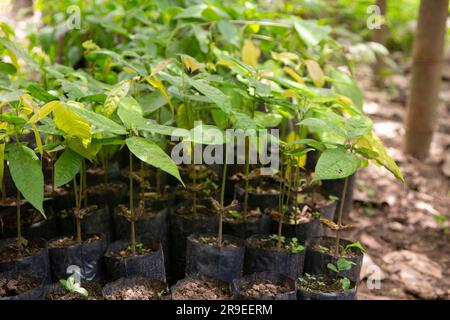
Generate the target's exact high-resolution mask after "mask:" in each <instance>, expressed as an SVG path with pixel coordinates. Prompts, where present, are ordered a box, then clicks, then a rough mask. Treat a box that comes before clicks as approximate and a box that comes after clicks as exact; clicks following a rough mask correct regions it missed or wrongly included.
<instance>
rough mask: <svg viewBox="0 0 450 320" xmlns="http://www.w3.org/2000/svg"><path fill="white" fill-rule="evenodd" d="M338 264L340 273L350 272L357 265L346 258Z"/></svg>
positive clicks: (339, 260) (341, 259)
mask: <svg viewBox="0 0 450 320" xmlns="http://www.w3.org/2000/svg"><path fill="white" fill-rule="evenodd" d="M336 264H337V267H338V270H339V271H348V270H350V269H351V268H352V266H353V265H355V263H354V262H352V261H350V260H347V259H344V258H339V259H338V261H337V263H336Z"/></svg>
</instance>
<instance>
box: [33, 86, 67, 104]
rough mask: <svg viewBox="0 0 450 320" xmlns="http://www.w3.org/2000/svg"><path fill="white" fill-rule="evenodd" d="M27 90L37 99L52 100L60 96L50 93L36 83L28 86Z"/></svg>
mask: <svg viewBox="0 0 450 320" xmlns="http://www.w3.org/2000/svg"><path fill="white" fill-rule="evenodd" d="M27 91H28V92H29V93H30V94H31V95H32V96H33V97H34V98H36V99H38V100H41V101H43V102H50V101H53V100H58V99H59V98H58V97H56V96H54V95H52V94H50V93H48V92H47V91H46V90H44V89H43V88H41V87H40V86H38V85H36V84H30V85H28V87H27Z"/></svg>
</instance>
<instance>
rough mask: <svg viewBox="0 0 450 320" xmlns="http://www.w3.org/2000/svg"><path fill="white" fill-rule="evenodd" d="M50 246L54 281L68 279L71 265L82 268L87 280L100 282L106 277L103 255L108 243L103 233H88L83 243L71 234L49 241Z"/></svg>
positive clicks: (82, 274) (82, 273) (83, 275)
mask: <svg viewBox="0 0 450 320" xmlns="http://www.w3.org/2000/svg"><path fill="white" fill-rule="evenodd" d="M48 246H49V254H50V265H51V271H52V278H53V281H54V282H56V281H59V280H60V279H66V278H67V267H69V266H71V265H74V266H78V267H79V268H80V269H81V270H80V271H81V276H82V279H83V280H85V281H96V282H100V281H102V280H103V279H104V276H105V274H104V264H103V255H104V253H105V251H106V247H107V243H106V239H105V237H104V236H102V235H101V234H91V235H86V236H85V237H83V242H82V243H81V244H78V243H77V241H76V239H74V238H73V237H70V236H64V237H59V238H56V239H53V240H51V241H49V244H48Z"/></svg>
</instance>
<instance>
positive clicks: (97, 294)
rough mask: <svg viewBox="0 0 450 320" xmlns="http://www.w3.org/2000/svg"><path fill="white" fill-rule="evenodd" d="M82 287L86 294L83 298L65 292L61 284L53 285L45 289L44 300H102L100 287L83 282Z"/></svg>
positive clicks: (79, 295)
mask: <svg viewBox="0 0 450 320" xmlns="http://www.w3.org/2000/svg"><path fill="white" fill-rule="evenodd" d="M82 287H83V288H84V289H86V291H87V292H88V296H87V297H85V296H83V295H81V294H79V293H77V292H70V291H67V290H66V289H65V288H64V287H63V286H62V285H61V284H59V283H54V284H51V285H48V286H46V287H45V296H44V299H45V300H103V295H102V287H101V286H100V285H99V284H98V283H95V282H83V283H82Z"/></svg>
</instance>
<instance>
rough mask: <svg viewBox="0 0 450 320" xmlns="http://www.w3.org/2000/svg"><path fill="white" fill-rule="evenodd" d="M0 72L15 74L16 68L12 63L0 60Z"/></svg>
mask: <svg viewBox="0 0 450 320" xmlns="http://www.w3.org/2000/svg"><path fill="white" fill-rule="evenodd" d="M0 72H4V73H6V74H15V73H16V72H17V69H16V67H15V66H14V65H13V64H12V63H7V62H3V61H0Z"/></svg>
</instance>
